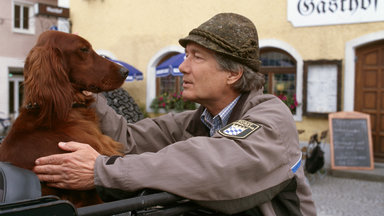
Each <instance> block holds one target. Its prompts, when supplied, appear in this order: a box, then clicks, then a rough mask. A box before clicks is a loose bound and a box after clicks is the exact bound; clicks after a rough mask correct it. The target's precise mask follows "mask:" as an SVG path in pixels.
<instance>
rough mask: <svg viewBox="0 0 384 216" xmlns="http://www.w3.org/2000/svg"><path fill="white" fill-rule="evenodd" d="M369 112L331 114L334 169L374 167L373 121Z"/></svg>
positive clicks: (332, 165)
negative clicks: (371, 121)
mask: <svg viewBox="0 0 384 216" xmlns="http://www.w3.org/2000/svg"><path fill="white" fill-rule="evenodd" d="M369 117H370V116H369V115H368V114H364V113H359V112H337V113H331V114H329V117H328V118H329V127H330V142H331V167H332V169H373V166H374V165H373V151H372V137H371V123H370V118H369Z"/></svg>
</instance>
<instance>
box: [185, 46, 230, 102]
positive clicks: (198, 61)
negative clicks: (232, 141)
mask: <svg viewBox="0 0 384 216" xmlns="http://www.w3.org/2000/svg"><path fill="white" fill-rule="evenodd" d="M185 53H186V58H185V60H184V62H183V63H182V64H181V65H180V66H179V69H180V71H181V72H182V73H183V74H184V76H183V88H184V90H183V98H185V99H187V100H191V101H194V102H197V103H200V104H201V105H203V106H206V105H212V104H215V103H217V102H218V101H220V100H222V98H223V97H225V95H226V93H227V92H228V91H232V90H231V88H230V85H229V84H228V82H227V78H228V76H229V74H230V73H229V72H226V71H223V70H220V69H219V66H218V64H217V62H216V58H215V56H214V52H213V51H211V50H208V49H206V48H204V47H202V46H200V45H198V44H196V43H193V42H190V43H188V44H187V46H186V48H185Z"/></svg>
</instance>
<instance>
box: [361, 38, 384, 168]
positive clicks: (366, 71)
mask: <svg viewBox="0 0 384 216" xmlns="http://www.w3.org/2000/svg"><path fill="white" fill-rule="evenodd" d="M355 68H356V75H355V99H354V107H355V110H356V111H358V112H363V113H367V114H369V115H370V116H371V128H372V144H373V152H374V158H375V162H384V40H380V41H376V42H372V43H369V44H366V45H363V46H360V47H358V48H356V65H355Z"/></svg>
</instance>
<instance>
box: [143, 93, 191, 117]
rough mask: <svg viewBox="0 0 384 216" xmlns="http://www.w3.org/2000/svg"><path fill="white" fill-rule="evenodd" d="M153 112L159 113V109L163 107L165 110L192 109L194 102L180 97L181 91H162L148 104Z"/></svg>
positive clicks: (179, 110)
mask: <svg viewBox="0 0 384 216" xmlns="http://www.w3.org/2000/svg"><path fill="white" fill-rule="evenodd" d="M150 107H151V108H152V109H153V111H154V112H155V113H159V110H160V109H164V110H165V112H169V111H170V110H175V111H177V112H181V111H183V110H193V109H196V104H195V103H194V102H191V101H188V100H185V99H184V98H183V97H182V92H180V93H173V94H171V95H170V94H168V93H162V94H161V95H159V96H158V97H156V98H155V99H153V100H152V103H151V106H150Z"/></svg>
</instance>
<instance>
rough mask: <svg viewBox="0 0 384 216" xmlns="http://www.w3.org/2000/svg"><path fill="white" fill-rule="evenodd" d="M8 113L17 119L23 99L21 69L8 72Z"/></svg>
mask: <svg viewBox="0 0 384 216" xmlns="http://www.w3.org/2000/svg"><path fill="white" fill-rule="evenodd" d="M8 76H9V103H8V104H9V113H10V114H14V115H15V117H17V115H18V113H19V108H20V107H21V106H22V103H23V98H24V85H23V81H24V77H23V71H22V69H15V70H11V71H10V72H9V75H8Z"/></svg>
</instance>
